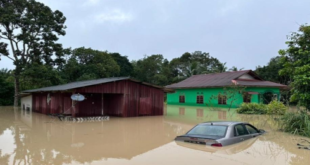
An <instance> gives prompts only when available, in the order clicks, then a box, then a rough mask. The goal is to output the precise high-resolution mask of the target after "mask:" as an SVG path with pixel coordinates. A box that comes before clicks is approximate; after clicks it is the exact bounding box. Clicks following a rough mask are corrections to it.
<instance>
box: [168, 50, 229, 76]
mask: <svg viewBox="0 0 310 165" xmlns="http://www.w3.org/2000/svg"><path fill="white" fill-rule="evenodd" d="M170 67H171V69H172V73H173V74H174V76H178V77H179V78H181V79H184V78H187V77H190V76H192V75H197V74H207V73H218V72H225V71H226V69H227V68H226V67H225V63H221V62H220V61H219V60H218V59H217V58H214V57H211V56H210V54H209V53H205V52H201V51H195V52H193V53H188V52H186V53H184V54H183V55H182V56H181V57H179V58H174V59H172V61H171V64H170Z"/></svg>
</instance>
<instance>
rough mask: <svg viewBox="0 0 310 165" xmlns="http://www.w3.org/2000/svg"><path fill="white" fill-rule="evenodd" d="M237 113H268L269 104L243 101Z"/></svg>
mask: <svg viewBox="0 0 310 165" xmlns="http://www.w3.org/2000/svg"><path fill="white" fill-rule="evenodd" d="M237 113H241V114H266V113H267V105H265V104H257V103H242V104H241V106H240V107H239V108H238V109H237Z"/></svg>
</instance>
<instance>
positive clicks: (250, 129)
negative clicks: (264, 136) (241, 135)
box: [245, 124, 260, 137]
mask: <svg viewBox="0 0 310 165" xmlns="http://www.w3.org/2000/svg"><path fill="white" fill-rule="evenodd" d="M245 128H246V129H247V130H248V132H249V133H250V135H251V137H256V136H258V135H260V134H259V131H258V129H257V128H255V127H254V126H252V125H251V124H245Z"/></svg>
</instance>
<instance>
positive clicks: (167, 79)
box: [0, 47, 286, 105]
mask: <svg viewBox="0 0 310 165" xmlns="http://www.w3.org/2000/svg"><path fill="white" fill-rule="evenodd" d="M70 52H71V53H70V54H69V55H67V56H65V57H64V60H63V62H62V63H59V65H55V66H53V65H47V64H45V63H44V62H43V61H35V62H32V63H30V64H28V65H27V66H26V67H25V68H24V69H23V70H22V71H21V74H20V80H19V81H20V90H21V91H23V90H27V89H34V88H41V87H46V86H53V85H59V84H65V83H69V82H75V81H83V80H91V79H99V78H105V77H127V76H129V77H132V78H134V79H137V80H140V81H143V82H147V83H152V84H155V85H159V86H166V85H169V84H172V83H176V82H179V81H181V80H184V79H186V78H188V77H190V76H192V75H197V74H208V73H220V72H226V71H238V70H241V69H243V68H240V69H238V68H237V67H232V68H229V69H228V68H227V67H226V63H222V62H220V61H219V60H218V59H217V58H215V57H212V56H210V54H209V53H206V52H201V51H195V52H192V53H189V52H185V53H184V54H182V55H181V56H180V57H177V58H174V59H172V60H171V61H169V60H167V59H165V58H164V56H163V55H160V54H155V55H150V56H145V57H144V58H142V59H139V60H134V61H130V60H129V59H128V57H127V56H125V55H121V54H119V53H110V52H107V51H100V50H94V49H91V48H84V47H81V48H76V49H74V50H72V51H70ZM277 59H278V57H276V58H273V59H271V61H270V62H269V64H268V65H266V66H264V67H258V68H257V70H256V71H257V73H258V74H259V75H260V76H262V77H263V78H264V79H266V80H270V81H275V82H281V83H284V84H286V82H284V81H286V79H285V80H284V79H283V77H282V76H278V72H279V70H280V69H282V67H281V65H282V64H281V63H280V62H279V60H277ZM282 79H283V80H282ZM0 85H1V89H0V105H12V104H13V97H14V71H11V70H8V69H2V70H0Z"/></svg>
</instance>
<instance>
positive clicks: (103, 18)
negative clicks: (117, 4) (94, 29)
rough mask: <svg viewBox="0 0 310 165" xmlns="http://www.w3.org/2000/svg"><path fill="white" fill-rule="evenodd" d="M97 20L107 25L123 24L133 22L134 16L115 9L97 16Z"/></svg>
mask: <svg viewBox="0 0 310 165" xmlns="http://www.w3.org/2000/svg"><path fill="white" fill-rule="evenodd" d="M95 20H96V22H98V23H105V22H115V23H123V22H130V21H132V20H133V15H132V14H131V13H125V12H123V11H121V10H119V9H114V10H110V11H107V12H104V13H100V14H98V15H96V16H95Z"/></svg>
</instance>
